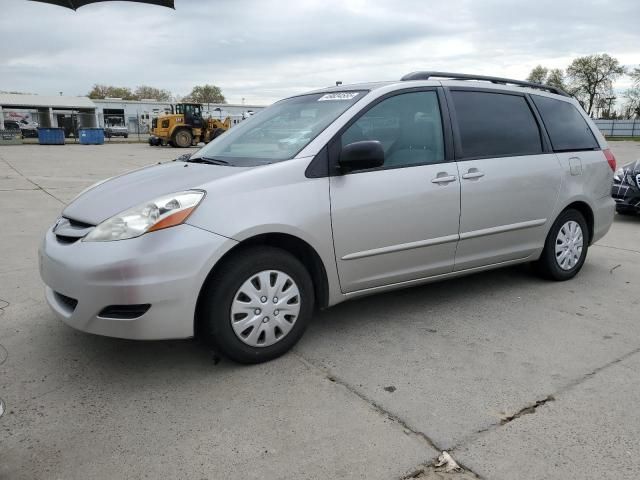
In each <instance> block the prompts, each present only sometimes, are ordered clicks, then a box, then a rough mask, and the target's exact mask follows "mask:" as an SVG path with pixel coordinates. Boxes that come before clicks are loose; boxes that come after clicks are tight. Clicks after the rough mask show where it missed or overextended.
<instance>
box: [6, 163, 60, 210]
mask: <svg viewBox="0 0 640 480" xmlns="http://www.w3.org/2000/svg"><path fill="white" fill-rule="evenodd" d="M0 160H2V161H3V162H4V163H5V164H6V165H7V166H8V167H9V168H10V169H11V170H13V171H14V172H16V173H17V174H18V175H20V176H21V177H22V178H24V179H25V180H26V181H27V182H29V183H30V184H31V185H34V186H35V187H36V188H35V189H34V190H42V191H43V192H44V193H46V194H47V195H49V196H50V197H51V198H53V199H54V200H56V201H57V202H58V203H60V204H61V205H66V203H65V202H63V201H62V200H60V199H59V198H58V197H56V196H55V195H54V194H53V193H51V192H50V191H48V190H47V189H46V188H44V187H42V186H40V185H38V184H37V183H36V182H34V181H33V180H31V179H30V178H29V177H27V176H26V175H24V174H23V173H22V172H21V171H20V170H18V169H17V168H16V167H14V166H13V165H12V164H11V163H9V162H8V161H7V160H6V159H5V158H4V157H2V156H0ZM16 190H17V189H16ZM25 190H26V189H25ZM9 191H11V190H9Z"/></svg>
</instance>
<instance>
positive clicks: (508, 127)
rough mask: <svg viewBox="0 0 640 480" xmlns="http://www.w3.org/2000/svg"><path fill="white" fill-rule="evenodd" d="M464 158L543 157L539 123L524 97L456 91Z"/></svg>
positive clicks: (454, 93)
mask: <svg viewBox="0 0 640 480" xmlns="http://www.w3.org/2000/svg"><path fill="white" fill-rule="evenodd" d="M451 96H452V97H453V103H454V108H455V112H456V118H457V122H458V130H459V132H460V143H461V148H462V156H463V158H478V157H501V156H507V155H509V156H516V155H531V154H536V153H542V140H541V137H540V130H539V128H538V124H537V123H536V119H535V117H534V116H533V113H532V112H531V109H530V108H529V105H528V104H527V101H526V100H525V98H524V97H522V96H519V95H507V94H502V93H489V92H474V91H456V90H454V91H452V92H451Z"/></svg>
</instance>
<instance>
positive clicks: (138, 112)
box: [92, 98, 265, 133]
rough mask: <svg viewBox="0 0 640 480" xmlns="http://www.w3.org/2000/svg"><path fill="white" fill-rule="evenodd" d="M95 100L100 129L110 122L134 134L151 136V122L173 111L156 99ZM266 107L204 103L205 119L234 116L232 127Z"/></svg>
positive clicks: (232, 117) (169, 104) (222, 118)
mask: <svg viewBox="0 0 640 480" xmlns="http://www.w3.org/2000/svg"><path fill="white" fill-rule="evenodd" d="M92 101H93V103H94V104H95V106H96V113H97V115H98V122H99V124H100V126H105V125H106V124H107V123H109V122H112V123H118V124H124V125H127V127H128V128H129V132H131V133H148V132H149V129H150V128H151V119H153V118H154V117H157V116H158V115H160V114H161V113H165V112H171V103H170V102H158V101H157V100H139V101H138V100H122V99H120V98H105V99H101V100H95V99H94V100H92ZM263 108H265V106H264V105H239V104H229V103H209V104H207V103H205V104H203V116H204V117H205V118H207V117H213V118H219V119H221V120H224V119H225V118H226V117H231V125H232V126H233V125H235V124H237V123H238V122H241V121H242V120H243V119H245V118H247V117H249V116H251V115H252V114H253V113H256V112H258V111H259V110H262V109H263Z"/></svg>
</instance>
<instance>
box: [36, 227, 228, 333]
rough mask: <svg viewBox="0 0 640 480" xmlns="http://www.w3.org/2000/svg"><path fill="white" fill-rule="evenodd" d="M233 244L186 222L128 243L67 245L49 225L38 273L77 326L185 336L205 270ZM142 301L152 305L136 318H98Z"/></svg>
mask: <svg viewBox="0 0 640 480" xmlns="http://www.w3.org/2000/svg"><path fill="white" fill-rule="evenodd" d="M235 244H236V242H235V241H233V240H230V239H227V238H225V237H222V236H219V235H216V234H214V233H211V232H208V231H206V230H202V229H199V228H196V227H193V226H190V225H187V224H183V225H180V226H177V227H173V228H168V229H165V230H159V231H157V232H152V233H148V234H145V235H142V236H140V237H138V238H132V239H129V240H120V241H113V242H83V241H81V240H78V241H76V242H74V243H70V244H69V243H61V242H60V241H58V239H57V238H56V236H55V234H54V233H53V231H52V229H49V230H48V231H47V233H46V235H45V239H44V241H43V242H42V245H41V247H40V251H39V262H40V275H41V277H42V280H43V281H44V283H45V285H46V299H47V302H48V303H49V306H50V307H51V308H52V310H53V311H54V313H55V314H56V315H57V316H58V317H59V318H60V319H61V320H62V321H64V322H65V323H67V324H68V325H70V326H72V327H74V328H76V329H78V330H82V331H85V332H88V333H94V334H98V335H106V336H110V337H119V338H130V339H138V340H159V339H169V338H187V337H191V336H193V334H194V316H195V307H196V302H197V299H198V294H199V293H200V289H201V287H202V285H203V283H204V281H205V279H206V277H207V275H208V274H209V272H210V271H211V269H212V268H213V266H214V265H215V263H216V262H217V261H218V260H219V259H220V257H221V256H222V255H223V254H224V253H225V252H227V251H228V250H229V249H230V248H231V247H232V246H233V245H235ZM74 301H75V302H77V303H75V304H74ZM140 304H150V305H151V307H150V308H149V309H148V310H147V311H146V313H144V314H142V315H141V316H139V317H137V318H132V319H122V318H105V317H101V316H100V315H99V313H100V312H102V310H103V309H104V308H105V307H108V306H113V305H140Z"/></svg>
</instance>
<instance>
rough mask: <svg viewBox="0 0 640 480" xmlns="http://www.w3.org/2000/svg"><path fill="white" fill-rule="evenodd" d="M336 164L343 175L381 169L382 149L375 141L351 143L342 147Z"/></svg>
mask: <svg viewBox="0 0 640 480" xmlns="http://www.w3.org/2000/svg"><path fill="white" fill-rule="evenodd" d="M338 163H339V164H340V170H341V171H342V172H343V173H346V172H351V171H353V170H365V169H368V168H377V167H381V166H382V165H384V148H383V147H382V144H381V143H380V142H379V141H377V140H365V141H362V142H353V143H350V144H348V145H345V146H344V147H342V151H341V152H340V159H339V161H338Z"/></svg>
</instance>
